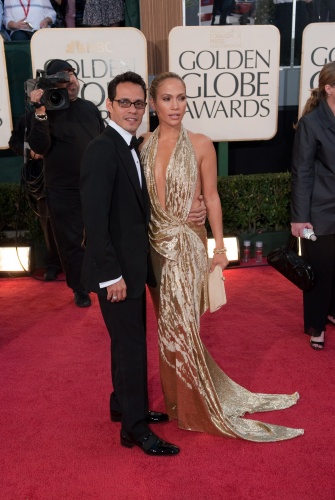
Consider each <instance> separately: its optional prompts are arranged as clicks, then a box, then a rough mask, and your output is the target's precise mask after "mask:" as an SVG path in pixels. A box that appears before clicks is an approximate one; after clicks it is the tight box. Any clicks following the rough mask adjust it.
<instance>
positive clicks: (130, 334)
mask: <svg viewBox="0 0 335 500" xmlns="http://www.w3.org/2000/svg"><path fill="white" fill-rule="evenodd" d="M98 297H99V304H100V309H101V312H102V316H103V318H104V321H105V324H106V327H107V330H108V333H109V335H110V338H111V360H112V366H111V373H112V383H113V389H114V392H113V393H112V397H111V409H112V410H115V411H118V412H121V413H122V428H123V429H124V431H125V432H127V433H128V434H130V435H131V436H132V437H133V438H134V439H141V438H142V437H143V436H144V435H145V434H147V433H148V432H149V427H148V424H147V423H146V421H145V418H146V416H147V414H148V382H147V345H146V330H145V319H144V318H145V315H144V309H145V294H143V296H142V297H140V298H138V299H125V300H124V301H121V302H110V301H108V300H107V299H106V298H105V297H103V296H101V295H99V296H98Z"/></svg>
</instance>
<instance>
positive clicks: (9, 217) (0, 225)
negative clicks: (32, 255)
mask: <svg viewBox="0 0 335 500" xmlns="http://www.w3.org/2000/svg"><path fill="white" fill-rule="evenodd" d="M15 230H18V231H26V233H25V235H24V237H21V238H20V240H25V241H26V240H27V241H36V242H38V241H43V233H42V229H41V225H40V223H39V221H38V216H37V214H36V208H35V207H34V206H33V205H30V204H29V202H28V198H27V196H26V193H25V191H24V190H23V189H21V188H20V186H19V184H16V183H10V182H3V183H1V184H0V239H1V240H4V239H5V235H4V233H3V231H15Z"/></svg>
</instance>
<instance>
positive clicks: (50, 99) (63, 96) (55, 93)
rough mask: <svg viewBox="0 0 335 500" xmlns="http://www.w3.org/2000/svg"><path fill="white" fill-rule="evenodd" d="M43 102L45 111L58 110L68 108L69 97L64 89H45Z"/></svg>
mask: <svg viewBox="0 0 335 500" xmlns="http://www.w3.org/2000/svg"><path fill="white" fill-rule="evenodd" d="M43 101H44V105H45V107H46V109H48V110H58V109H66V108H68V107H69V105H70V102H69V96H68V92H67V90H66V89H57V88H54V89H47V90H45V91H44V94H43Z"/></svg>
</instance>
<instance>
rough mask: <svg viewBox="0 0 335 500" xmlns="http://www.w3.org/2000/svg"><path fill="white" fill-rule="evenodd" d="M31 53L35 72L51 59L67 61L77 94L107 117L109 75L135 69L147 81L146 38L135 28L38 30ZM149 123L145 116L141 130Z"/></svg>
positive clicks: (112, 75) (145, 129) (33, 38)
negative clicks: (77, 90) (78, 87)
mask: <svg viewBox="0 0 335 500" xmlns="http://www.w3.org/2000/svg"><path fill="white" fill-rule="evenodd" d="M134 48H136V50H134ZM31 54H32V65H33V71H34V72H36V70H39V69H44V68H45V66H46V64H47V63H48V61H50V60H51V59H65V60H66V61H68V62H69V63H70V64H71V65H72V66H73V67H74V69H75V70H76V73H77V76H78V78H79V81H80V85H81V89H80V97H82V98H83V99H87V100H90V101H92V102H94V104H96V105H97V106H98V107H99V109H100V112H101V115H102V117H103V118H107V117H108V113H107V111H106V107H105V102H106V99H107V86H108V83H109V82H110V81H111V80H112V78H114V77H115V76H116V75H118V74H120V73H124V72H126V71H135V72H136V73H139V74H140V75H141V76H142V77H143V78H144V80H145V81H147V45H146V39H145V37H144V35H143V34H142V33H141V32H140V31H139V30H137V29H136V28H91V29H90V28H74V29H71V28H64V29H62V28H58V29H57V30H39V31H37V32H36V33H35V34H34V35H33V37H32V40H31ZM134 54H135V55H134ZM148 122H149V120H148V116H147V115H145V116H144V119H143V123H142V126H141V128H140V132H142V133H143V132H146V131H147V130H148Z"/></svg>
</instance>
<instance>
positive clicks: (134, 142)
mask: <svg viewBox="0 0 335 500" xmlns="http://www.w3.org/2000/svg"><path fill="white" fill-rule="evenodd" d="M143 139H144V137H139V138H138V139H137V137H135V136H134V135H133V136H132V138H131V141H130V144H129V147H130V149H133V148H134V149H138V147H139V145H140V144H141V143H142V142H143Z"/></svg>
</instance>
